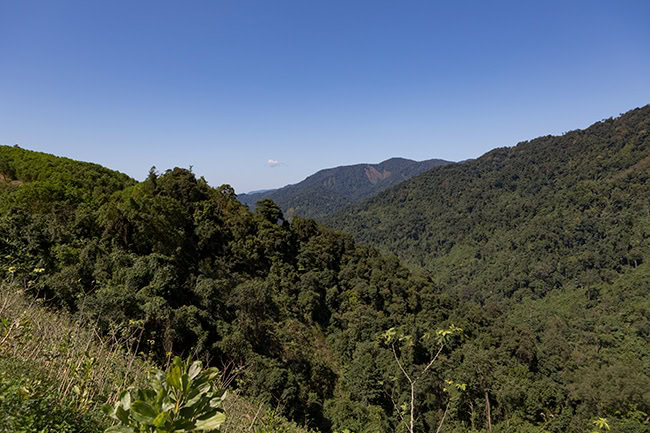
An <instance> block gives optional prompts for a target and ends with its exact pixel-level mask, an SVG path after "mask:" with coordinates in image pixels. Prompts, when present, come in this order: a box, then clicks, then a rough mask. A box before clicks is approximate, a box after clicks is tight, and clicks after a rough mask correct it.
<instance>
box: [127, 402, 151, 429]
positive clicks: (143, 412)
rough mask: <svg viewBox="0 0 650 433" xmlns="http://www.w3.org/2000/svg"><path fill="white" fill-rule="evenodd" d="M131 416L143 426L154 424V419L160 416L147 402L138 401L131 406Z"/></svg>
mask: <svg viewBox="0 0 650 433" xmlns="http://www.w3.org/2000/svg"><path fill="white" fill-rule="evenodd" d="M131 414H132V415H133V418H135V419H136V420H137V421H139V422H141V423H142V424H147V425H151V424H153V420H154V418H156V416H158V412H157V411H156V410H155V409H154V408H153V406H151V405H150V404H149V403H147V402H146V401H142V400H136V401H134V402H133V403H132V404H131Z"/></svg>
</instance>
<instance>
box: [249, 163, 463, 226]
mask: <svg viewBox="0 0 650 433" xmlns="http://www.w3.org/2000/svg"><path fill="white" fill-rule="evenodd" d="M447 164H451V163H450V162H449V161H443V160H441V159H430V160H427V161H412V160H410V159H404V158H391V159H388V160H386V161H384V162H380V163H379V164H356V165H347V166H341V167H336V168H328V169H326V170H321V171H319V172H317V173H315V174H313V175H311V176H309V177H308V178H306V179H305V180H303V181H302V182H298V183H296V184H294V185H287V186H285V187H283V188H279V189H273V190H268V191H263V192H255V193H249V194H239V195H238V196H237V198H238V199H239V200H240V201H241V202H242V203H244V204H245V205H247V206H248V207H249V208H250V209H254V208H255V204H256V203H257V202H258V201H259V200H262V199H272V200H273V201H275V202H276V203H277V204H278V205H279V206H280V208H281V209H282V210H283V211H284V213H285V215H287V217H290V218H293V217H294V216H295V215H297V216H300V217H308V218H316V219H319V218H323V217H325V216H327V215H331V214H333V213H334V212H336V211H339V210H341V209H343V208H344V207H346V206H348V205H351V204H354V203H359V202H361V201H362V200H364V199H366V198H368V197H371V196H373V195H375V194H377V193H379V192H380V191H383V190H385V189H388V188H390V187H391V186H394V185H397V184H398V183H400V182H403V181H405V180H406V179H409V178H411V177H413V176H416V175H418V174H420V173H422V172H424V171H427V170H430V169H432V168H434V167H440V166H443V165H447Z"/></svg>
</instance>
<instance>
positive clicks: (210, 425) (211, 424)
mask: <svg viewBox="0 0 650 433" xmlns="http://www.w3.org/2000/svg"><path fill="white" fill-rule="evenodd" d="M225 420H226V414H225V413H223V412H217V413H216V414H214V415H213V416H211V417H210V418H207V419H199V420H198V421H196V427H195V429H196V430H216V429H218V428H219V427H220V426H221V424H223V423H224V421H225Z"/></svg>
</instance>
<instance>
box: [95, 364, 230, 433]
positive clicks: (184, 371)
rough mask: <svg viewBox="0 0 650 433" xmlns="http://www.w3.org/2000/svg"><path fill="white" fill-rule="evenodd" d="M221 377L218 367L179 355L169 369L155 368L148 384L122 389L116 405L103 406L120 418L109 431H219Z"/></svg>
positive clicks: (115, 417)
mask: <svg viewBox="0 0 650 433" xmlns="http://www.w3.org/2000/svg"><path fill="white" fill-rule="evenodd" d="M218 379H219V371H218V370H217V369H216V368H208V369H205V370H202V364H201V361H194V362H192V363H191V364H190V360H189V359H188V360H187V361H182V360H181V359H180V358H179V357H176V358H174V360H173V362H172V364H171V366H170V367H169V370H168V372H167V373H163V372H162V371H154V373H153V374H152V375H151V378H150V382H149V387H147V388H143V389H139V390H137V391H135V392H133V394H132V393H131V391H123V392H122V393H121V394H120V399H119V400H118V401H117V403H115V405H114V406H111V405H106V406H104V412H105V413H106V414H107V415H109V416H111V417H112V418H114V419H115V420H117V421H119V424H118V425H115V426H113V427H110V428H108V429H106V433H134V432H156V433H167V432H194V431H208V432H218V431H219V430H218V429H219V427H220V426H221V424H222V423H223V422H224V421H225V419H226V415H225V414H224V411H223V409H222V408H221V403H222V398H223V397H224V395H225V391H224V390H223V389H220V388H219V387H218V386H217V385H216V383H217V380H218Z"/></svg>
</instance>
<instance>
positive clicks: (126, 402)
mask: <svg viewBox="0 0 650 433" xmlns="http://www.w3.org/2000/svg"><path fill="white" fill-rule="evenodd" d="M120 403H121V404H122V407H123V408H124V409H126V410H129V409H130V408H131V394H130V393H129V392H127V391H124V392H123V393H122V395H120Z"/></svg>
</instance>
